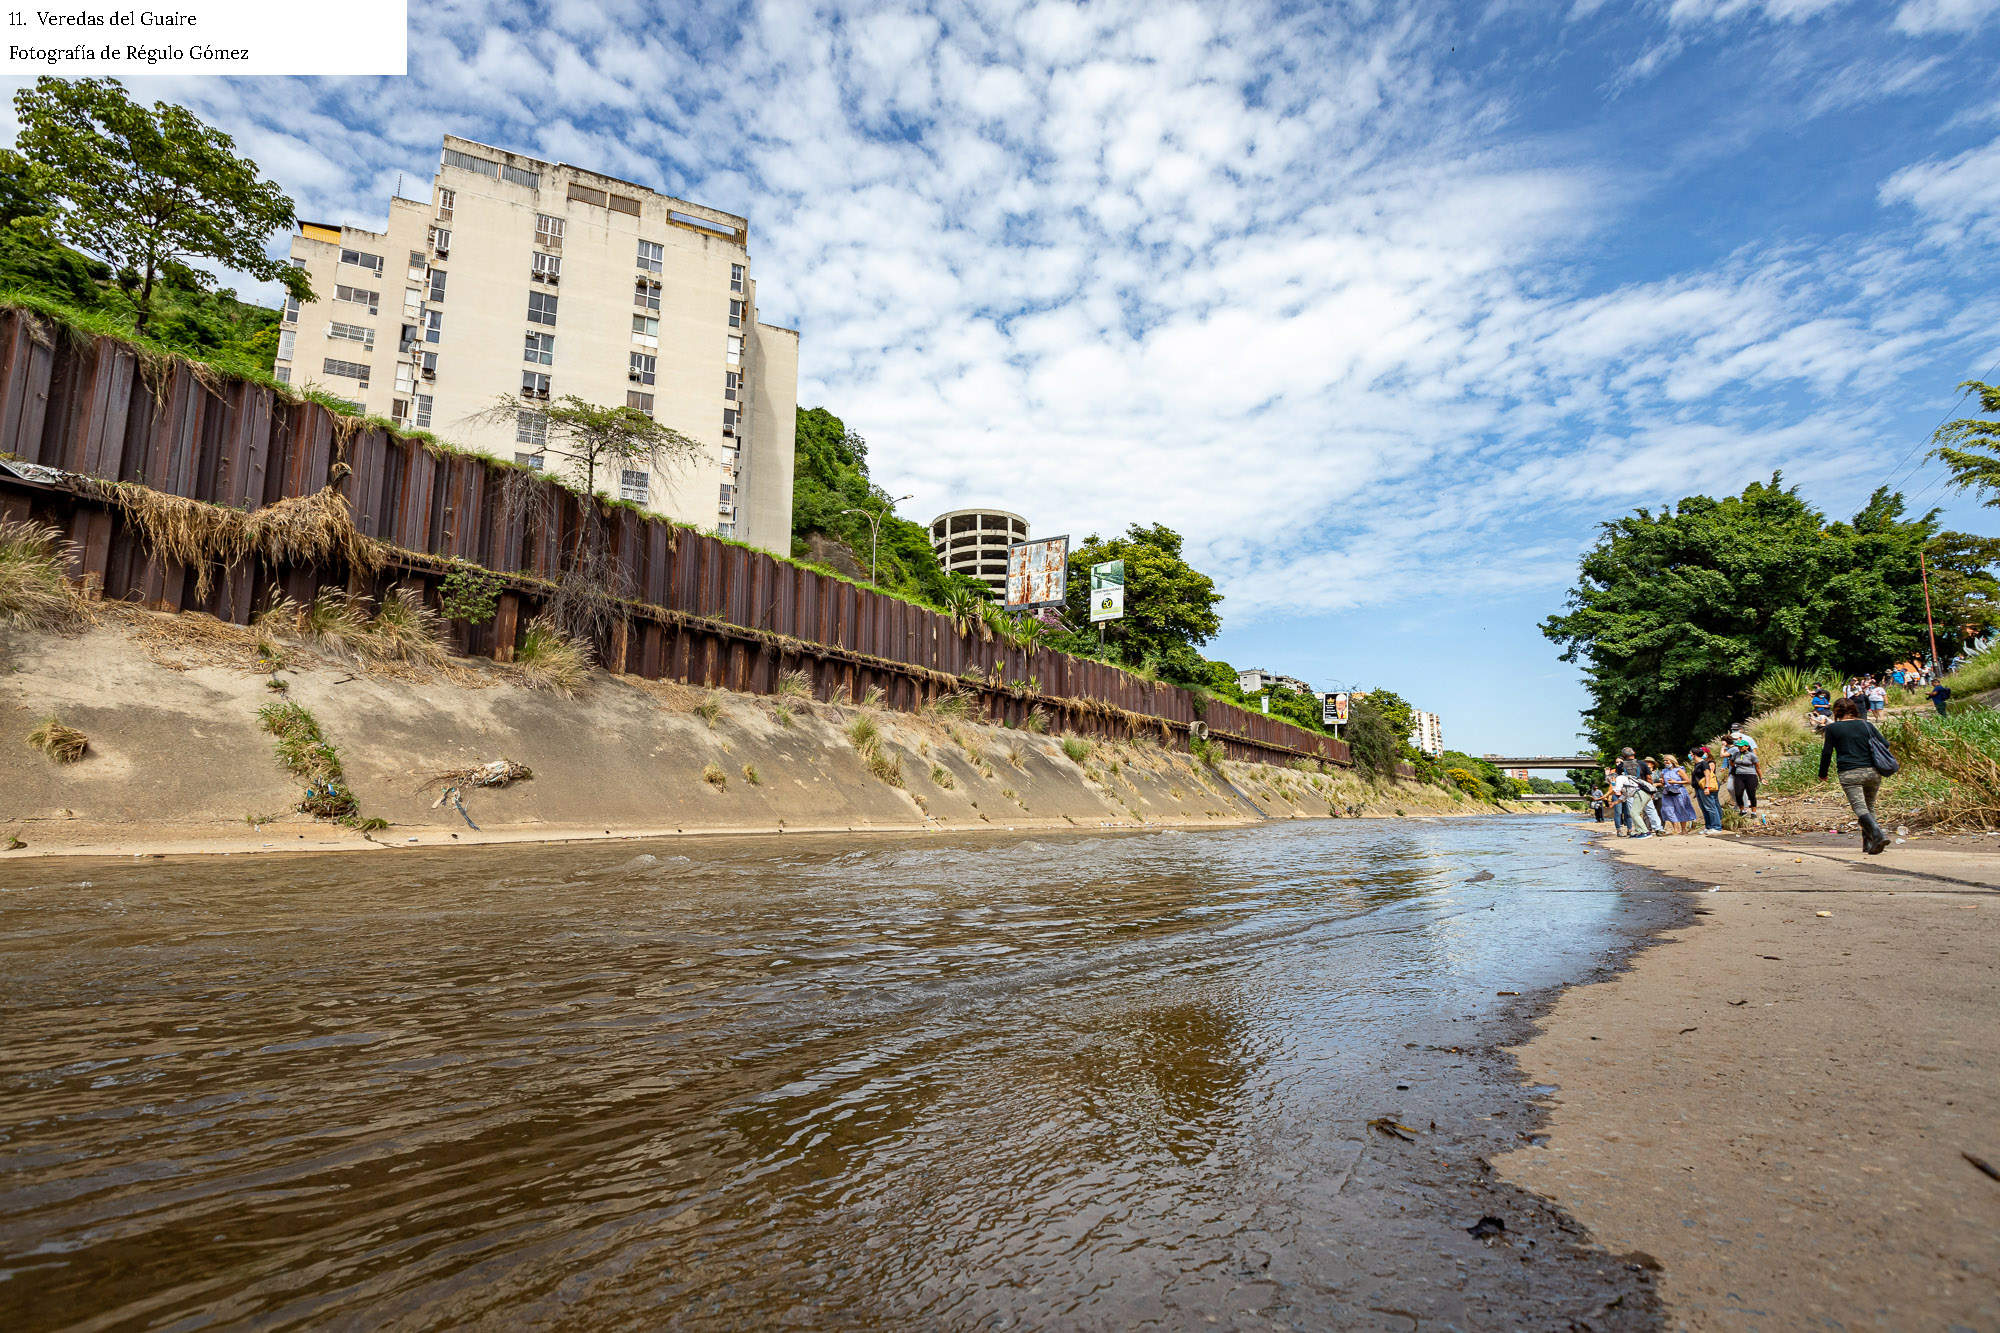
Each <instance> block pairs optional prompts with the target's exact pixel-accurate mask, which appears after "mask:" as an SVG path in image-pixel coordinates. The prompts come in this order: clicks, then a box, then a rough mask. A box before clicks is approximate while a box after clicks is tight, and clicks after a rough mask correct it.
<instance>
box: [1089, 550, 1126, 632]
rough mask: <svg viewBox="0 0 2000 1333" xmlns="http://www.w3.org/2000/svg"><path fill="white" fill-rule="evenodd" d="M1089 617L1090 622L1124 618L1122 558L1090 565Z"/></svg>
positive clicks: (1123, 563) (1123, 571) (1123, 568)
mask: <svg viewBox="0 0 2000 1333" xmlns="http://www.w3.org/2000/svg"><path fill="white" fill-rule="evenodd" d="M1090 618H1091V620H1092V622H1096V621H1099V620H1123V619H1124V618H1125V562H1124V561H1123V560H1107V561H1105V562H1104V563H1103V564H1101V565H1092V566H1091V567H1090Z"/></svg>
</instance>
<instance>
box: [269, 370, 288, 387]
mask: <svg viewBox="0 0 2000 1333" xmlns="http://www.w3.org/2000/svg"><path fill="white" fill-rule="evenodd" d="M271 378H272V379H274V380H276V381H278V383H280V384H290V383H291V382H292V368H291V367H290V366H279V367H278V368H277V369H275V370H273V371H272V372H271Z"/></svg>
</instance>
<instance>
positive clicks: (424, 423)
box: [414, 393, 431, 430]
mask: <svg viewBox="0 0 2000 1333" xmlns="http://www.w3.org/2000/svg"><path fill="white" fill-rule="evenodd" d="M416 403H417V410H416V413H415V416H414V421H415V424H416V427H417V429H418V430H429V429H430V424H431V396H430V395H429V394H427V393H420V394H418V395H417V398H416Z"/></svg>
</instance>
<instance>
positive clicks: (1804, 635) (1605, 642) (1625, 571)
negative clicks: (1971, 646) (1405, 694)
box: [1541, 475, 2000, 751]
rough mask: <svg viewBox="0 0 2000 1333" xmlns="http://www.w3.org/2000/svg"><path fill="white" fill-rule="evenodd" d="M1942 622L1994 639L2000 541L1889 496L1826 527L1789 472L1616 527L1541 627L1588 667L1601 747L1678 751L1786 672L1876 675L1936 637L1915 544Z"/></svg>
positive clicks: (1735, 714)
mask: <svg viewBox="0 0 2000 1333" xmlns="http://www.w3.org/2000/svg"><path fill="white" fill-rule="evenodd" d="M1919 552H1923V553H1924V554H1925V555H1926V557H1927V558H1928V560H1929V562H1930V569H1931V595H1932V601H1933V605H1934V607H1935V610H1936V618H1937V622H1938V624H1939V625H1941V626H1951V627H1953V632H1954V634H1956V633H1957V632H1958V630H1959V628H1960V627H1970V628H1971V629H1972V630H1973V631H1975V632H1983V631H1984V629H1985V628H1987V627H1989V626H1991V625H1992V624H1993V598H1994V595H1995V593H1996V591H2000V584H1996V582H1995V580H1994V578H1993V576H1992V575H1991V573H1990V572H1988V568H1987V567H1988V566H1989V565H1991V564H1992V563H1993V561H1994V560H1995V558H1996V557H2000V542H1994V541H1992V540H1990V539H1987V538H1980V537H1973V536H1969V535H1967V534H1964V533H1957V532H1946V531H1942V530H1941V529H1940V527H1939V524H1938V522H1937V512H1936V511H1935V510H1933V511H1932V512H1931V513H1928V514H1926V515H1924V516H1923V517H1922V518H1918V519H1905V518H1904V517H1903V499H1902V497H1901V496H1900V495H1897V494H1893V493H1891V492H1889V491H1888V490H1886V489H1883V490H1879V491H1877V492H1876V493H1875V494H1874V495H1873V496H1872V497H1871V498H1870V499H1869V502H1868V504H1867V506H1866V507H1865V508H1863V509H1862V510H1861V512H1860V513H1858V514H1856V515H1855V516H1854V517H1853V518H1852V519H1851V520H1848V521H1847V522H1844V523H1828V522H1827V521H1826V519H1825V517H1824V516H1823V515H1822V514H1820V513H1819V512H1818V511H1816V510H1814V509H1812V508H1811V507H1810V506H1808V505H1807V504H1806V503H1805V501H1804V500H1802V499H1800V498H1799V495H1798V492H1797V490H1796V489H1795V488H1791V489H1788V488H1786V487H1785V486H1784V485H1783V484H1782V481H1781V478H1780V477H1778V476H1777V475H1773V476H1772V478H1771V480H1770V482H1769V483H1768V484H1767V483H1756V484H1753V485H1751V486H1750V487H1748V488H1747V489H1745V490H1744V492H1743V494H1742V495H1740V496H1727V497H1724V498H1723V499H1721V500H1715V499H1711V498H1709V497H1707V496H1701V495H1697V496H1690V497H1688V498H1687V499H1684V500H1682V501H1681V502H1680V504H1679V506H1678V507H1675V508H1669V509H1667V510H1664V511H1662V512H1660V513H1658V514H1655V513H1653V512H1652V511H1650V510H1646V509H1641V510H1638V511H1636V512H1635V513H1633V514H1631V515H1629V516H1627V517H1625V518H1621V519H1618V520H1616V521H1614V522H1611V523H1607V524H1605V525H1604V528H1603V536H1602V537H1601V539H1600V540H1599V541H1598V543H1597V545H1596V546H1595V547H1593V548H1592V549H1591V550H1590V551H1588V552H1586V553H1585V554H1584V556H1583V559H1582V562H1581V570H1580V572H1581V577H1580V579H1579V581H1578V583H1577V586H1576V587H1575V588H1574V589H1572V590H1571V592H1570V595H1569V609H1568V611H1567V612H1565V613H1564V614H1561V615H1555V616H1550V617H1549V618H1548V620H1547V621H1545V622H1544V623H1543V625H1542V627H1541V628H1542V633H1543V634H1544V635H1545V636H1547V637H1548V638H1549V639H1550V640H1552V641H1554V642H1556V643H1558V644H1561V645H1562V646H1563V653H1562V659H1563V660H1564V661H1566V662H1575V661H1582V662H1583V663H1584V664H1585V673H1584V674H1585V684H1586V687H1587V688H1588V689H1589V691H1590V693H1591V699H1592V706H1591V708H1590V709H1589V710H1588V711H1587V712H1586V714H1585V719H1586V726H1587V729H1588V734H1589V737H1590V740H1591V741H1592V743H1593V744H1594V745H1595V746H1596V748H1598V749H1599V750H1603V751H1610V750H1614V749H1616V748H1617V747H1618V746H1621V745H1631V746H1634V747H1637V748H1638V749H1640V750H1642V751H1645V750H1660V749H1671V750H1678V749H1680V748H1681V747H1682V746H1684V745H1686V744H1689V743H1690V742H1693V741H1697V740H1699V739H1701V738H1704V737H1709V736H1714V735H1716V734H1717V733H1719V732H1720V731H1722V730H1723V729H1724V728H1725V727H1726V726H1727V725H1728V724H1729V723H1731V722H1734V721H1740V720H1741V719H1743V718H1744V717H1747V716H1748V715H1749V713H1750V710H1751V704H1750V694H1751V689H1752V687H1753V686H1754V685H1755V684H1756V682H1757V680H1758V678H1759V677H1760V676H1762V675H1763V674H1764V672H1766V671H1768V670H1769V669H1771V668H1772V667H1775V666H1798V667H1810V668H1814V669H1817V670H1823V671H1826V672H1827V673H1829V674H1839V675H1849V674H1854V673H1857V672H1864V671H1879V670H1882V669H1884V668H1885V667H1886V666H1887V665H1888V664H1889V663H1890V662H1892V661H1894V660H1895V659H1896V658H1898V657H1902V656H1904V655H1906V654H1909V653H1913V652H1917V651H1919V650H1920V649H1921V648H1922V646H1923V645H1924V644H1925V642H1926V636H1925V628H1924V596H1923V585H1922V581H1921V579H1920V577H1919V573H1918V553H1919Z"/></svg>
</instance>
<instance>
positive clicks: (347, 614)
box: [256, 588, 368, 654]
mask: <svg viewBox="0 0 2000 1333" xmlns="http://www.w3.org/2000/svg"><path fill="white" fill-rule="evenodd" d="M256 627H257V630H258V632H259V633H260V634H262V635H267V636H268V635H270V634H274V633H275V634H289V635H291V636H292V637H293V638H295V639H304V640H305V641H306V642H307V643H310V644H312V645H314V646H315V647H318V648H323V649H325V650H326V651H327V652H330V653H335V654H359V652H360V645H361V641H362V639H363V638H365V637H366V636H367V634H368V614H367V612H366V611H365V610H363V608H362V606H361V604H360V603H359V602H358V601H357V600H356V599H354V598H353V597H350V596H348V595H347V593H345V592H343V591H341V590H340V589H338V588H325V589H322V590H321V591H320V594H319V596H317V597H315V598H313V600H312V602H311V603H310V604H309V605H306V606H300V605H299V604H298V603H297V602H295V601H293V600H292V599H291V598H289V597H279V598H278V599H277V600H276V601H274V602H272V603H271V606H270V608H269V609H268V610H266V611H265V612H263V613H262V614H261V615H259V616H258V617H257V622H256Z"/></svg>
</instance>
